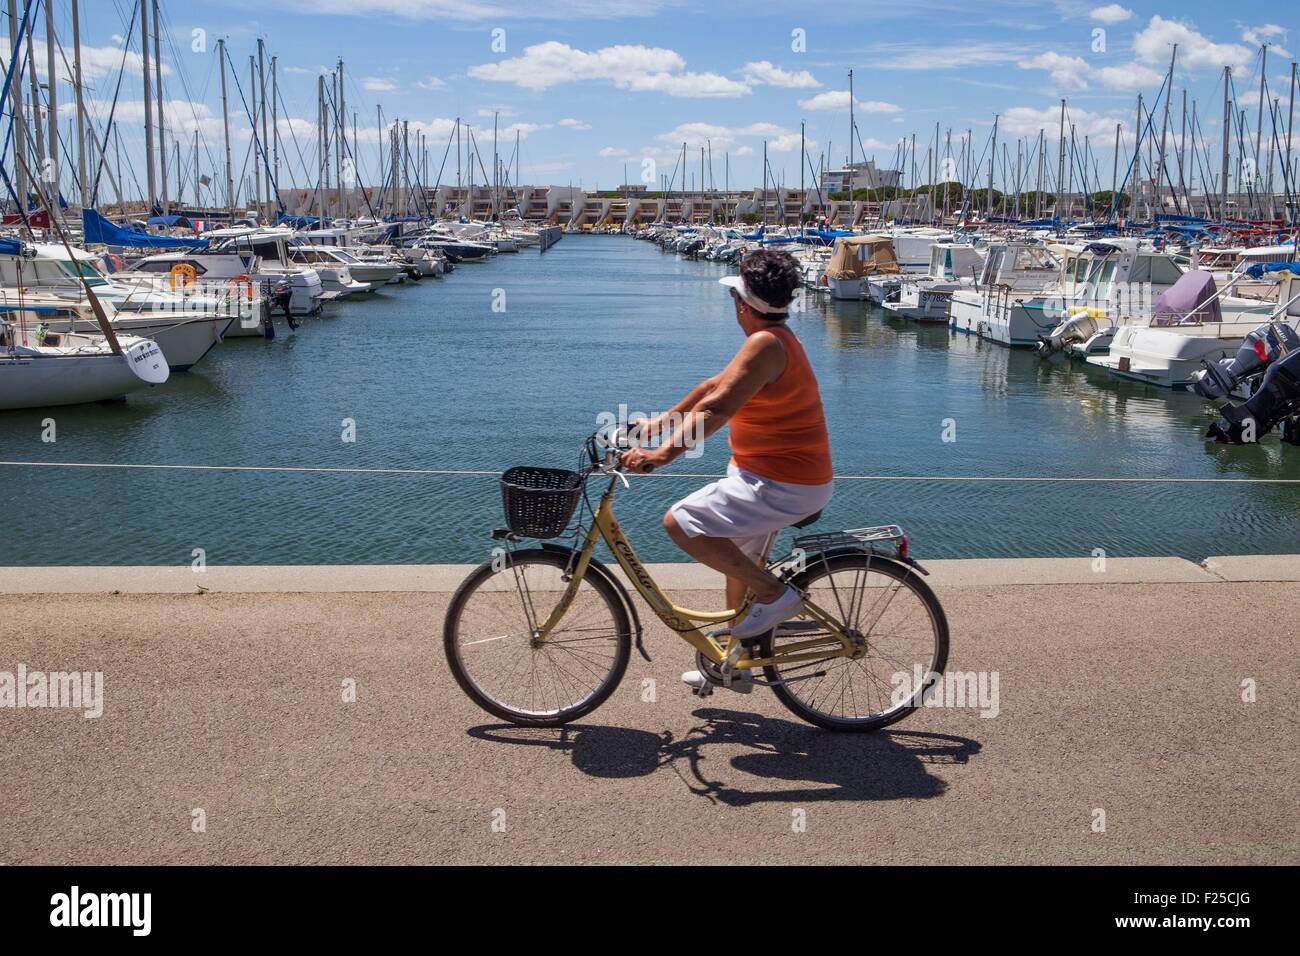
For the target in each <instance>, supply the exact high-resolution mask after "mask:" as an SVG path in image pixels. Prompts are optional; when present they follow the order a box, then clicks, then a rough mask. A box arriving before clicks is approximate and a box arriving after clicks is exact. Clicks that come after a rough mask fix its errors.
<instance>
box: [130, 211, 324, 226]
mask: <svg viewBox="0 0 1300 956" xmlns="http://www.w3.org/2000/svg"><path fill="white" fill-rule="evenodd" d="M152 221H153V220H150V222H152ZM320 221H321V220H320V216H286V215H285V214H284V213H280V214H279V215H278V216H276V217H275V224H276V225H277V226H292V227H293V228H294V229H307V228H308V227H310V226H316V225H319V224H320Z"/></svg>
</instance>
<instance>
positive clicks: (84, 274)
mask: <svg viewBox="0 0 1300 956" xmlns="http://www.w3.org/2000/svg"><path fill="white" fill-rule="evenodd" d="M59 265H61V266H63V271H64V272H66V273H68V275H70V276H72V277H73V278H75V279H85V280H86V284H87V285H91V286H98V285H108V279H106V278H104V275H103V273H101V272H100V271H99V270H98V269H96V268H95V267H94V266H93V265H91V264H90V263H89V262H86V261H84V260H81V259H78V260H77V261H76V262H69V261H68V260H66V259H61V260H59Z"/></svg>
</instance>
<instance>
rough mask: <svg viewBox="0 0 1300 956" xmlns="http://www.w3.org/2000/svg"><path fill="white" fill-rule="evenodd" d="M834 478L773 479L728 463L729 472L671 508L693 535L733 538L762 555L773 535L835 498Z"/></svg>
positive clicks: (759, 557) (755, 556)
mask: <svg viewBox="0 0 1300 956" xmlns="http://www.w3.org/2000/svg"><path fill="white" fill-rule="evenodd" d="M831 491H832V484H831V483H830V482H827V483H826V484H824V485H796V484H792V483H789V482H784V481H772V480H771V479H770V478H763V477H761V476H759V475H755V474H753V473H752V472H748V471H743V470H741V469H740V468H737V467H736V465H735V463H734V462H733V463H731V464H729V465H728V466H727V477H726V478H721V479H719V480H718V481H715V482H713V484H711V485H705V486H704V487H703V488H701V489H700V490H699V491H696V492H694V493H692V494H689V495H687V496H686V497H685V498H683V499H682V500H681V501H679V502H677V504H675V505H673V506H672V507H671V508H669V509H668V513H669V514H671V515H672V516H673V518H674V519H675V520H676V521H677V524H678V525H679V526H680V527H681V529H682V530H683V531H685V532H686V536H687V537H688V538H698V537H700V536H701V535H703V536H704V537H707V538H731V539H732V540H733V541H735V542H736V544H737V545H739V547H740V550H741V551H743V552H745V554H747V555H748V556H749V557H751V558H753V559H754V560H755V561H762V560H764V559H765V558H766V555H764V554H763V553H762V551H763V545H764V544H766V543H767V536H768V535H769V534H771V533H772V532H774V531H780V530H781V529H783V528H788V527H790V525H792V524H794V523H795V522H796V521H802V520H803V519H804V518H806V517H808V516H809V515H811V514H815V513H816V512H818V511H821V510H822V509H823V508H825V507H826V505H828V504H829V503H830V500H831Z"/></svg>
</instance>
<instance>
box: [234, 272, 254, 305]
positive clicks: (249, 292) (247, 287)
mask: <svg viewBox="0 0 1300 956" xmlns="http://www.w3.org/2000/svg"><path fill="white" fill-rule="evenodd" d="M230 281H231V282H233V283H234V284H235V285H239V284H240V283H241V282H242V283H243V284H244V288H243V293H244V295H246V296H248V300H249V301H250V302H251V301H252V300H253V280H252V279H251V278H249V277H248V276H246V275H237V276H234V277H233V278H231V280H230Z"/></svg>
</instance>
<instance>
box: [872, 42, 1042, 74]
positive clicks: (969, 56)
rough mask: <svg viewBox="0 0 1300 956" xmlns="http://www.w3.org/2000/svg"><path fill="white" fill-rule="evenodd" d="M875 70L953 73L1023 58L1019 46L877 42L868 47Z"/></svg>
mask: <svg viewBox="0 0 1300 956" xmlns="http://www.w3.org/2000/svg"><path fill="white" fill-rule="evenodd" d="M870 52H871V53H872V54H873V57H872V61H871V65H872V67H873V68H874V69H878V70H953V69H958V68H962V67H972V66H996V65H998V64H1000V63H1015V62H1017V61H1018V60H1022V59H1024V57H1025V53H1026V50H1025V46H1024V44H1023V43H982V42H959V43H950V44H947V45H944V44H938V43H931V42H920V41H918V42H907V43H877V44H875V45H873V46H872V47H871V48H870Z"/></svg>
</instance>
